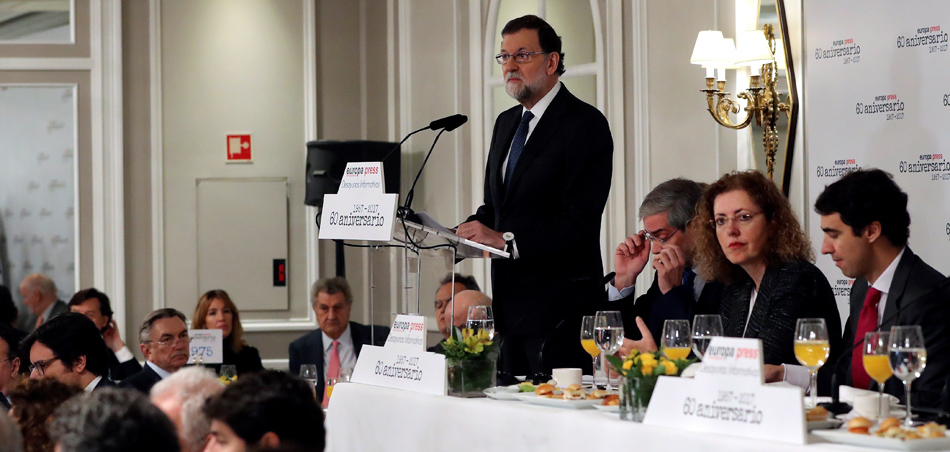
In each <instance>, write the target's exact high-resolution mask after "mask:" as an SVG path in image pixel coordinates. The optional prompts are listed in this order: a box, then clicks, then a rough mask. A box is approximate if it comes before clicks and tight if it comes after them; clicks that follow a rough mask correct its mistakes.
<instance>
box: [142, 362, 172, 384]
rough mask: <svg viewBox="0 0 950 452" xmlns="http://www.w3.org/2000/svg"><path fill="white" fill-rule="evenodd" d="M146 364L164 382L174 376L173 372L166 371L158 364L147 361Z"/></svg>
mask: <svg viewBox="0 0 950 452" xmlns="http://www.w3.org/2000/svg"><path fill="white" fill-rule="evenodd" d="M145 364H146V365H148V367H151V368H152V370H154V371H155V373H157V374H158V376H159V377H162V380H164V379H166V378H168V377H169V376H170V375H171V374H172V373H171V372H169V371H167V370H165V369H162V368H161V367H158V364H155V363H153V362H151V361H145Z"/></svg>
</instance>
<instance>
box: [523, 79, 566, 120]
mask: <svg viewBox="0 0 950 452" xmlns="http://www.w3.org/2000/svg"><path fill="white" fill-rule="evenodd" d="M560 90H561V82H560V81H558V82H557V83H555V84H554V87H553V88H551V91H548V93H547V94H545V95H544V97H542V98H541V100H539V101H538V103H536V104H534V106H533V107H531V114H533V115H534V118H533V119H531V122H533V123H535V124H537V121H539V120H540V119H541V115H543V114H544V111H545V110H547V109H548V107H549V106H550V105H551V101H552V100H554V96H557V92H558V91H560ZM527 110H528V109H527V108H524V107H521V115H522V116H524V112H525V111H527Z"/></svg>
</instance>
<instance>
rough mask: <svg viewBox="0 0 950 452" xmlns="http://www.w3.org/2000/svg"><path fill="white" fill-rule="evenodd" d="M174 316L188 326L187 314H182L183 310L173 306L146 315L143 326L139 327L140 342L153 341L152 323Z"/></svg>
mask: <svg viewBox="0 0 950 452" xmlns="http://www.w3.org/2000/svg"><path fill="white" fill-rule="evenodd" d="M172 317H178V318H179V319H181V321H182V322H183V323H184V324H185V327H188V320H186V319H185V314H182V313H181V311H179V310H177V309H172V308H163V309H156V310H154V311H152V312H150V313H149V314H148V315H147V316H145V320H143V321H142V327H141V328H139V343H142V344H147V343H149V342H152V325H154V324H155V322H157V321H159V320H161V319H170V318H172Z"/></svg>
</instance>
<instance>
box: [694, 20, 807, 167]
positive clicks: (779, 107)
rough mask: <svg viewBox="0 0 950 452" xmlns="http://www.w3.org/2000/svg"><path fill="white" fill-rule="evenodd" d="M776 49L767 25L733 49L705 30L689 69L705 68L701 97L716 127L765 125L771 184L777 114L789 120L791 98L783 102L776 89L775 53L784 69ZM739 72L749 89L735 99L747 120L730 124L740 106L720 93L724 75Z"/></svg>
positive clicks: (717, 33) (745, 33)
mask: <svg viewBox="0 0 950 452" xmlns="http://www.w3.org/2000/svg"><path fill="white" fill-rule="evenodd" d="M781 45H782V42H781V40H777V39H776V38H775V34H774V32H773V29H772V25H766V26H765V27H764V28H763V29H762V30H750V31H743V32H741V33H739V35H738V37H737V41H736V43H735V44H733V43H732V40H731V39H727V38H725V37H723V35H722V32H720V31H715V30H707V31H701V32H699V35H698V36H697V37H696V44H695V46H694V47H693V54H692V56H691V57H690V63H692V64H698V65H702V66H703V67H704V68H706V89H703V90H701V91H702V92H704V93H706V101H707V103H708V110H709V113H710V114H711V115H712V117H713V119H715V120H716V122H718V123H719V124H720V125H722V126H724V127H728V128H730V129H735V130H738V129H742V128H745V127H748V126H749V125H750V124H751V123H752V120H753V119H755V122H756V125H757V126H763V125H764V131H763V137H762V142H763V144H764V146H765V155H766V168H767V172H768V176H769V179H774V177H773V175H774V170H775V154H776V152H777V151H778V148H779V137H778V132H777V131H776V123H777V122H778V117H779V113H780V112H785V114H786V115H789V112H790V111H791V110H792V101H791V96H790V95H786V97H785V101H784V102H782V101H780V100H779V96H780V94H779V93H778V92H776V88H775V85H776V83H775V82H776V74H777V73H778V67H779V66H778V63H777V60H776V55H777V52H782V54H780V55H779V57H780V58H781V62H782V64H783V65H784V64H785V57H784V49H783V48H782V47H781ZM744 66H748V67H749V68H750V69H751V71H752V76H751V77H750V81H749V88H748V89H746V90H745V91H742V92H740V93H738V94H737V95H736V97H737V98H739V99H744V100H745V101H746V102H747V104H746V107H745V109H744V110H745V112H746V116H745V118H744V119H742V121H740V122H733V121H732V119H731V118H730V115H733V114H738V113H739V102H738V101H736V100H733V99H732V98H730V97H729V96H730V95H731V94H730V93H728V92H726V91H725V87H726V70H727V69H737V68H740V67H744ZM714 71H715V73H714ZM737 119H738V118H737Z"/></svg>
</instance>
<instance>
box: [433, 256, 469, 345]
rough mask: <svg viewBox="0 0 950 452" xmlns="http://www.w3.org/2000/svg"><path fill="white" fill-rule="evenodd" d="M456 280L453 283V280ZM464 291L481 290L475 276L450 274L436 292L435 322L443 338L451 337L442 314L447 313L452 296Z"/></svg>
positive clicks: (440, 283) (440, 282)
mask: <svg viewBox="0 0 950 452" xmlns="http://www.w3.org/2000/svg"><path fill="white" fill-rule="evenodd" d="M453 277H454V279H455V281H454V282H453V281H452V279H453ZM463 290H481V289H480V288H479V287H478V282H477V281H475V277H474V276H464V275H461V274H459V273H449V274H447V275H445V277H444V278H442V280H441V281H439V290H437V291H436V292H435V320H436V323H437V324H438V326H439V332H440V333H442V338H443V339H447V338H448V337H449V333H448V331H449V329H448V326H447V325H446V324H445V322H444V319H443V317H442V313H443V312H445V307H446V306H448V304H449V301H451V300H452V296H453V295H456V294H458V293H459V292H461V291H463ZM434 348H435V347H430V349H429V351H430V352H431V351H435V350H433V349H434Z"/></svg>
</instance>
